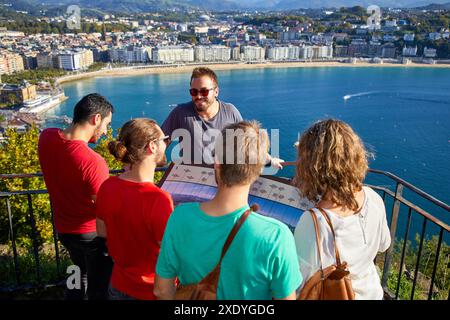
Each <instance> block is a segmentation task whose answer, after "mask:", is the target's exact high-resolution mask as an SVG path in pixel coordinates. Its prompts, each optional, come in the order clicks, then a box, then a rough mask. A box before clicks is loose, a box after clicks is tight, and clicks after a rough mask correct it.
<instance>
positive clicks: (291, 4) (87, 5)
mask: <svg viewBox="0 0 450 320" xmlns="http://www.w3.org/2000/svg"><path fill="white" fill-rule="evenodd" d="M448 1H449V0H377V1H375V2H376V4H377V5H378V6H380V7H396V8H399V7H419V6H425V7H424V8H427V7H429V9H428V10H433V8H438V9H441V8H442V9H449V7H450V5H449V3H448ZM373 2H374V1H373V0H0V4H7V5H8V8H12V9H14V10H19V11H28V12H30V13H31V12H39V10H40V9H42V8H46V9H47V10H48V9H49V8H60V9H59V10H63V9H64V8H65V7H66V6H69V5H73V4H75V5H79V6H80V7H81V8H82V9H83V8H84V9H95V10H100V11H102V12H125V13H135V12H152V11H163V10H173V9H193V8H200V9H206V10H216V11H231V10H244V9H252V10H292V9H309V8H339V7H351V6H356V5H359V6H363V7H367V6H369V5H371V4H373ZM430 3H433V4H430ZM5 8H6V7H5Z"/></svg>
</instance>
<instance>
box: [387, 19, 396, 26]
mask: <svg viewBox="0 0 450 320" xmlns="http://www.w3.org/2000/svg"><path fill="white" fill-rule="evenodd" d="M385 26H386V27H396V26H397V20H396V19H392V20H386V21H385Z"/></svg>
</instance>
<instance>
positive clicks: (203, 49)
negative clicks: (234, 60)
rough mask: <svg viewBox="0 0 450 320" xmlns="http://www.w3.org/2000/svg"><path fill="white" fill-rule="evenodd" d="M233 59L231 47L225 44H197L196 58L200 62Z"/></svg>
mask: <svg viewBox="0 0 450 320" xmlns="http://www.w3.org/2000/svg"><path fill="white" fill-rule="evenodd" d="M230 59H231V48H228V47H225V46H196V47H195V48H194V60H195V61H198V62H216V61H217V62H226V61H230Z"/></svg>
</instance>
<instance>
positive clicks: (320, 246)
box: [308, 209, 323, 278]
mask: <svg viewBox="0 0 450 320" xmlns="http://www.w3.org/2000/svg"><path fill="white" fill-rule="evenodd" d="M308 211H309V213H310V214H311V218H312V221H313V224H314V230H315V231H316V243H317V254H318V255H319V263H320V272H321V273H322V278H323V266H322V253H321V252H322V249H321V248H322V245H321V244H320V229H319V223H318V221H317V217H316V214H315V213H314V210H313V209H309V210H308Z"/></svg>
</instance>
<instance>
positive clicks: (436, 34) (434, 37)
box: [428, 32, 442, 40]
mask: <svg viewBox="0 0 450 320" xmlns="http://www.w3.org/2000/svg"><path fill="white" fill-rule="evenodd" d="M428 37H429V38H430V40H439V39H441V38H442V34H441V33H440V32H431V33H430V34H428Z"/></svg>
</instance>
